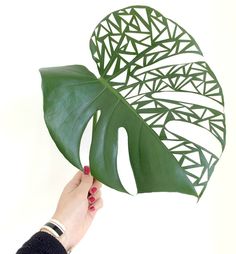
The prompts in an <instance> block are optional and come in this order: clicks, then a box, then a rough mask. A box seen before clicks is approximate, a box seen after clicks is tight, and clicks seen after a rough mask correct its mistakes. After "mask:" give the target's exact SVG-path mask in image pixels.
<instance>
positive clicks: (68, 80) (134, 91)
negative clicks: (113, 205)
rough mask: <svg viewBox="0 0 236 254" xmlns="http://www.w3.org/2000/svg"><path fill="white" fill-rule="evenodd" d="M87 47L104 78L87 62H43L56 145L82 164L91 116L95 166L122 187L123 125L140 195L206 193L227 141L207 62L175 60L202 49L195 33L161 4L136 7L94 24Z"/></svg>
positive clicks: (217, 93) (220, 97)
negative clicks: (166, 13)
mask: <svg viewBox="0 0 236 254" xmlns="http://www.w3.org/2000/svg"><path fill="white" fill-rule="evenodd" d="M90 49H91V52H92V57H93V59H94V60H95V62H96V64H97V67H98V70H99V73H100V75H101V77H100V78H97V77H96V76H95V75H94V74H93V73H91V72H90V71H89V70H88V69H87V68H86V67H84V66H81V65H72V66H64V67H51V68H43V69H40V72H41V75H42V89H43V96H44V116H45V121H46V124H47V127H48V129H49V132H50V134H51V136H52V138H53V140H54V141H55V143H56V145H57V147H58V148H59V150H60V151H61V152H62V153H63V155H64V156H65V157H66V158H67V159H68V160H69V161H70V162H71V163H72V164H73V165H75V166H76V167H78V168H80V169H81V168H82V165H81V161H80V154H79V149H80V142H81V137H82V135H83V132H84V130H85V128H86V126H87V124H88V122H89V120H90V119H91V118H93V133H92V142H91V147H90V154H89V160H90V166H91V171H92V174H93V175H94V177H96V178H97V179H98V180H100V181H101V182H103V183H104V184H106V185H108V186H110V187H112V188H114V189H116V190H118V191H123V192H126V190H125V188H124V186H123V185H122V182H121V180H120V177H119V174H118V170H117V151H118V130H119V128H121V127H123V128H125V130H126V132H127V136H128V149H129V158H130V163H131V166H132V170H133V175H134V178H135V182H136V186H137V191H138V193H143V192H157V191H166V192H180V193H185V194H190V195H194V196H197V197H200V196H201V195H202V193H203V192H204V190H205V188H206V185H207V182H208V180H209V179H210V177H211V174H212V172H213V170H214V167H215V165H216V163H217V161H218V160H219V157H220V155H221V153H222V151H223V149H224V146H225V118H224V109H223V106H224V101H223V94H222V89H221V87H220V85H219V83H218V81H217V79H216V77H215V75H214V73H213V72H212V70H211V69H210V67H209V65H208V64H207V63H206V62H204V61H203V60H202V59H201V61H191V60H190V61H187V62H186V61H185V62H184V63H183V62H178V61H180V58H179V57H181V56H183V55H184V56H186V58H187V59H188V57H190V56H192V55H198V57H200V56H201V57H202V52H201V50H200V48H199V46H198V45H197V43H196V41H195V40H194V39H193V37H192V36H191V35H190V34H188V33H187V32H186V31H185V30H184V29H183V28H182V27H181V26H179V25H178V24H176V23H175V22H173V21H172V20H170V19H167V18H166V17H164V16H163V15H162V14H160V13H159V12H158V11H156V10H154V9H152V8H150V7H146V6H131V7H128V8H125V9H122V10H118V11H115V12H113V13H111V14H109V15H108V16H107V17H105V18H104V19H103V20H102V21H101V22H100V23H99V24H98V26H97V27H96V28H95V30H94V32H93V34H92V37H91V40H90ZM167 60H168V61H170V62H171V64H170V63H168V64H166V61H167ZM172 61H173V62H172ZM176 61H177V63H176ZM97 112H99V113H100V116H99V118H98V119H97Z"/></svg>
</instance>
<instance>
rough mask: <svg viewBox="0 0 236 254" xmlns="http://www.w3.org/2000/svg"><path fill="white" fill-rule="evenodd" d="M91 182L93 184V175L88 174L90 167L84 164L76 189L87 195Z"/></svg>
mask: <svg viewBox="0 0 236 254" xmlns="http://www.w3.org/2000/svg"><path fill="white" fill-rule="evenodd" d="M92 184H93V177H92V175H91V174H90V168H89V167H88V166H85V167H84V173H83V174H82V176H81V182H80V184H79V186H78V188H77V191H78V192H79V193H81V194H82V195H85V196H86V197H87V195H88V192H89V190H90V188H91V186H92Z"/></svg>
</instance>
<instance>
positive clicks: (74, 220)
mask: <svg viewBox="0 0 236 254" xmlns="http://www.w3.org/2000/svg"><path fill="white" fill-rule="evenodd" d="M101 186H102V185H101V183H100V182H99V181H98V180H96V179H94V178H93V177H92V176H91V174H90V168H89V167H88V166H85V167H84V173H83V172H78V173H76V175H75V176H74V177H73V178H72V180H71V181H70V182H69V183H68V184H67V185H66V186H65V188H64V190H63V192H62V194H61V196H60V199H59V201H58V204H57V208H56V211H55V213H54V215H53V217H52V218H53V219H56V220H58V221H60V222H61V223H62V224H63V225H64V226H65V228H66V232H65V233H64V234H63V235H62V236H60V238H59V241H60V242H61V243H62V245H63V246H64V247H65V249H66V250H70V249H72V248H73V247H75V245H76V244H77V243H79V241H80V240H81V238H82V237H83V236H84V235H85V233H86V231H87V230H88V228H89V226H90V225H91V223H92V221H93V219H94V216H95V214H96V212H97V211H98V210H99V209H100V208H101V207H102V205H103V201H102V198H101V191H100V188H101Z"/></svg>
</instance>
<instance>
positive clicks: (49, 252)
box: [16, 232, 67, 254]
mask: <svg viewBox="0 0 236 254" xmlns="http://www.w3.org/2000/svg"><path fill="white" fill-rule="evenodd" d="M66 253H67V252H66V250H65V248H64V247H63V245H62V244H61V243H60V242H59V241H58V240H57V239H56V238H55V237H53V236H52V235H50V234H48V233H46V232H38V233H36V234H34V235H33V236H32V237H31V238H30V239H29V240H28V241H27V242H25V243H24V244H23V246H22V247H21V248H20V249H19V250H18V251H17V253H16V254H66Z"/></svg>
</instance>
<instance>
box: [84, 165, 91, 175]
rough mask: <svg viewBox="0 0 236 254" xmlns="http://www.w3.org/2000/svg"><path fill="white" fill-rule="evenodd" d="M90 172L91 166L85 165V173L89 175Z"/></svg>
mask: <svg viewBox="0 0 236 254" xmlns="http://www.w3.org/2000/svg"><path fill="white" fill-rule="evenodd" d="M89 173H90V168H89V166H84V174H85V175H89Z"/></svg>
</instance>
